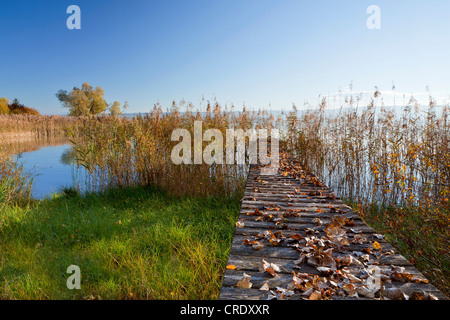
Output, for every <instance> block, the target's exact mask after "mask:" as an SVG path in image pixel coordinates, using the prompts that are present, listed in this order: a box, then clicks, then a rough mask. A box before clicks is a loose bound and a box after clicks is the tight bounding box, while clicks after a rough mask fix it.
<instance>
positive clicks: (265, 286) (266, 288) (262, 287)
mask: <svg viewBox="0 0 450 320" xmlns="http://www.w3.org/2000/svg"><path fill="white" fill-rule="evenodd" d="M259 290H260V291H269V285H268V284H267V282H266V283H264V284H263V285H262V286H261V288H259Z"/></svg>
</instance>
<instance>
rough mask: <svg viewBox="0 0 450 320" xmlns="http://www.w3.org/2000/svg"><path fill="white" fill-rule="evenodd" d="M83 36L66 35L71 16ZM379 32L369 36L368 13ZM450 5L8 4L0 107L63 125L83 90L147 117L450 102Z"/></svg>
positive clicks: (0, 55) (345, 0) (348, 0)
mask: <svg viewBox="0 0 450 320" xmlns="http://www.w3.org/2000/svg"><path fill="white" fill-rule="evenodd" d="M72 4H75V5H78V6H79V7H80V8H81V30H69V29H67V27H66V20H67V18H68V17H69V14H67V13H66V9H67V7H68V6H69V5H72ZM373 4H374V5H378V6H379V7H380V9H381V29H380V30H369V29H368V28H367V26H366V20H367V19H368V18H369V16H370V14H368V13H367V12H366V10H367V7H368V6H369V5H373ZM449 12H450V1H447V0H441V1H438V0H434V1H433V0H431V1H411V0H409V1H406V0H403V1H401V0H397V1H392V0H390V1H376V0H371V1H364V0H358V1H356V0H340V1H334V0H333V1H331V0H330V1H321V0H317V1H300V0H285V1H284V0H277V1H275V0H221V1H219V0H214V1H213V0H180V1H175V0H166V1H159V0H158V1H150V0H145V1H137V0H129V1H116V0H95V1H92V0H91V1H81V0H71V1H65V0H52V1H50V0H44V1H23V0H0V43H1V48H2V49H1V50H0V70H1V73H0V97H1V96H5V97H7V98H8V99H10V100H11V99H13V98H18V99H19V100H20V101H21V102H22V103H24V104H26V105H28V106H30V107H34V108H36V109H38V110H40V111H41V112H42V113H44V114H64V113H65V112H66V110H65V109H63V108H62V107H61V106H60V104H59V102H58V100H57V99H56V97H55V93H56V92H57V91H58V90H59V89H65V90H71V89H72V88H73V87H74V86H77V87H80V86H81V84H82V83H83V82H86V81H87V82H89V83H90V84H91V85H94V86H101V87H103V89H104V90H105V93H106V96H105V97H106V99H107V100H108V102H113V101H114V100H117V101H119V102H121V103H123V102H124V101H128V102H129V106H130V107H129V109H128V112H146V111H149V110H150V109H151V108H152V107H153V105H154V104H155V103H157V102H160V103H161V104H162V105H163V106H167V107H168V106H170V104H171V101H172V100H176V101H180V100H181V99H184V100H185V101H187V102H193V103H194V104H195V105H198V104H199V102H200V101H201V99H202V97H204V98H205V99H206V100H211V101H212V100H213V99H214V98H217V101H219V102H220V103H221V104H222V105H224V104H227V105H231V104H234V105H235V106H236V108H239V107H241V106H242V105H243V104H244V102H245V105H246V106H247V107H249V108H255V109H258V108H266V109H267V108H269V105H270V108H271V109H281V108H285V109H286V108H290V107H291V106H292V103H295V104H296V105H297V106H298V107H300V108H301V107H302V106H303V105H304V103H305V101H309V102H310V103H311V104H315V103H316V102H317V97H318V95H319V94H321V95H323V96H330V97H332V96H336V95H338V94H339V93H338V92H339V90H341V92H342V94H348V93H349V92H350V88H349V84H350V83H352V84H353V86H352V92H353V93H354V94H357V93H360V92H363V93H369V92H373V91H374V87H375V86H378V88H379V89H380V90H381V91H382V93H383V95H384V97H385V99H386V103H388V104H389V102H390V99H392V96H393V95H392V94H393V92H392V84H393V83H395V87H396V89H395V92H396V97H397V99H398V100H399V101H401V100H402V99H401V97H402V95H403V94H405V96H406V99H409V97H410V96H411V94H413V95H414V96H416V98H418V99H422V98H423V99H425V98H426V97H427V95H428V92H427V91H426V89H425V88H426V87H427V86H428V87H429V88H430V92H431V94H432V95H433V96H434V97H435V98H436V99H437V100H438V102H442V103H446V102H448V101H449V100H450V98H449V95H450V90H449V85H450V78H449V71H450V19H448V16H449Z"/></svg>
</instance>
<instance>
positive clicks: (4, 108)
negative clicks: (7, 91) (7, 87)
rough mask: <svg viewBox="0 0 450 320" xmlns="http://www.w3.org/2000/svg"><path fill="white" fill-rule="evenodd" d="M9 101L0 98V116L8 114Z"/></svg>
mask: <svg viewBox="0 0 450 320" xmlns="http://www.w3.org/2000/svg"><path fill="white" fill-rule="evenodd" d="M8 104H9V100H8V99H6V98H0V114H9V107H8Z"/></svg>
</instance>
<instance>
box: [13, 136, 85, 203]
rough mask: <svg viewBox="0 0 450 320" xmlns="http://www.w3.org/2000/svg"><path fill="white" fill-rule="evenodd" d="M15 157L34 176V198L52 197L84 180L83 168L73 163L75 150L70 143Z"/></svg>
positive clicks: (42, 148) (45, 147)
mask: <svg viewBox="0 0 450 320" xmlns="http://www.w3.org/2000/svg"><path fill="white" fill-rule="evenodd" d="M15 157H16V159H17V161H18V162H19V163H21V164H23V167H24V169H25V172H27V173H30V174H31V175H32V177H33V198H36V199H43V198H45V197H50V196H51V195H52V194H54V193H58V192H60V191H61V190H62V188H64V187H75V186H76V185H80V184H81V182H82V180H83V179H82V176H83V175H81V173H82V170H81V169H79V168H77V166H76V165H74V164H73V159H74V150H73V149H72V146H71V145H70V143H65V144H62V145H53V146H44V147H40V148H38V149H37V150H33V151H28V152H21V153H19V154H17V155H16V156H15Z"/></svg>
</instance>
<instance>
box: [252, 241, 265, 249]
mask: <svg viewBox="0 0 450 320" xmlns="http://www.w3.org/2000/svg"><path fill="white" fill-rule="evenodd" d="M252 247H253V249H255V250H261V249H262V248H264V245H263V244H262V243H260V242H258V241H253V244H252Z"/></svg>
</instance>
